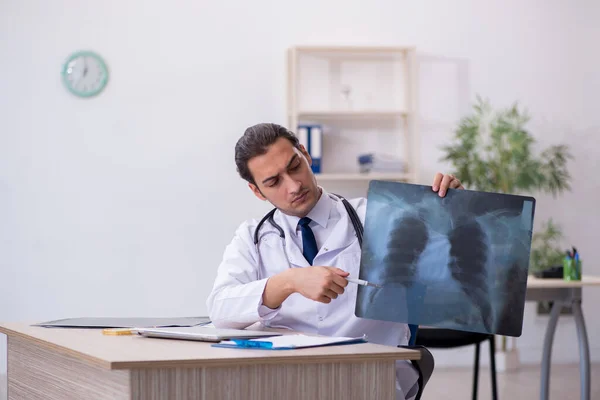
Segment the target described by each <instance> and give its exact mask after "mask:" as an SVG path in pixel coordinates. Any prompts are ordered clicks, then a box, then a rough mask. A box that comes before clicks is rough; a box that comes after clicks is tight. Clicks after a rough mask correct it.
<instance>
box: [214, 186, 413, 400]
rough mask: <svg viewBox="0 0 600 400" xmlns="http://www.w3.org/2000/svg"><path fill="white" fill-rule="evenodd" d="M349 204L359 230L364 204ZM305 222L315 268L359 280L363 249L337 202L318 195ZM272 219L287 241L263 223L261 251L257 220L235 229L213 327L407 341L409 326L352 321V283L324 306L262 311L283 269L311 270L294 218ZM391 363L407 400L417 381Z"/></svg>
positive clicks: (299, 301)
mask: <svg viewBox="0 0 600 400" xmlns="http://www.w3.org/2000/svg"><path fill="white" fill-rule="evenodd" d="M349 202H350V204H351V205H352V206H353V207H354V209H355V210H356V212H357V214H358V216H359V218H360V220H361V222H363V224H364V220H365V214H366V204H367V201H366V199H365V198H359V199H353V200H349ZM307 217H309V218H310V219H311V220H312V221H311V223H310V227H311V229H312V230H313V232H314V235H315V239H316V241H317V246H318V247H319V252H318V253H317V255H316V256H315V258H314V260H313V265H320V266H333V267H337V268H340V269H342V270H344V271H347V272H349V274H350V275H349V276H350V277H358V276H359V269H360V256H361V248H360V245H359V243H358V239H357V237H356V233H355V231H354V228H353V226H352V222H351V220H350V217H349V216H348V213H347V212H346V209H345V208H344V205H343V203H342V202H341V200H339V199H338V198H337V197H334V196H332V195H330V194H329V193H327V192H326V191H325V190H324V189H322V194H321V196H320V198H319V200H318V202H317V204H316V205H315V206H314V207H313V209H312V210H311V211H310V213H309V214H308V215H307ZM274 221H275V222H276V223H277V224H278V225H280V226H281V228H282V229H283V231H284V233H285V239H282V238H281V237H280V234H279V232H278V231H277V229H275V228H274V227H273V226H272V225H271V224H270V223H269V222H268V221H267V222H265V223H264V224H263V226H262V227H261V229H260V235H259V241H258V245H255V244H254V231H255V229H256V227H257V225H258V222H259V221H258V220H255V219H253V220H249V221H246V222H244V223H242V224H241V225H240V227H239V228H238V229H237V231H236V234H235V236H234V238H233V240H232V242H231V243H230V244H229V245H228V246H227V247H226V249H225V252H224V255H223V260H222V262H221V264H220V265H219V268H218V271H217V278H216V280H215V283H214V286H213V290H212V292H211V293H210V295H209V297H208V299H207V308H208V311H209V315H210V318H211V321H212V323H213V324H214V326H216V327H222V328H238V329H242V328H246V327H248V326H250V325H252V324H254V323H257V322H259V323H261V324H263V325H264V326H268V327H274V328H287V329H292V330H295V331H300V332H307V333H315V334H320V335H326V336H350V337H361V336H363V335H366V337H367V340H368V341H369V342H372V343H379V344H384V345H389V346H397V345H406V344H407V343H408V339H409V336H410V331H409V329H408V326H407V325H406V324H400V323H394V322H387V321H378V320H369V319H363V318H358V317H356V316H355V311H354V310H355V305H356V295H357V285H356V284H353V283H349V284H348V285H347V286H346V289H345V292H344V293H343V294H342V295H340V296H338V298H337V299H334V300H333V301H331V302H330V303H329V304H324V303H320V302H316V301H313V300H310V299H307V298H305V297H304V296H302V295H301V294H299V293H294V294H292V295H291V296H289V297H288V298H287V299H286V300H285V301H284V302H283V304H282V305H281V306H280V307H278V308H277V309H270V308H268V307H266V306H264V305H263V304H262V295H263V291H264V288H265V285H266V283H267V280H268V279H269V277H271V276H273V275H276V274H278V273H280V272H283V271H285V270H286V269H288V268H303V267H307V266H310V265H309V263H308V261H306V259H305V258H304V256H303V255H302V235H301V233H300V230H299V228H298V221H299V218H298V217H293V216H289V215H285V214H283V213H282V212H280V211H279V210H277V211H276V212H275V214H274ZM259 249H260V251H259ZM396 365H397V371H396V372H397V373H396V377H397V385H396V387H397V391H396V393H397V399H402V400H404V399H405V396H404V392H406V391H408V390H409V389H410V388H411V387H412V386H413V385H414V384H415V383H416V381H417V378H418V375H417V372H416V371H415V370H414V369H413V368H412V366H411V365H410V364H409V363H408V362H406V361H398V362H397V363H396Z"/></svg>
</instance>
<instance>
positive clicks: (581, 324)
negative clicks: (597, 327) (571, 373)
mask: <svg viewBox="0 0 600 400" xmlns="http://www.w3.org/2000/svg"><path fill="white" fill-rule="evenodd" d="M573 313H574V314H575V325H576V326H577V339H578V342H579V374H580V379H581V399H582V400H590V347H589V344H588V337H587V331H586V329H585V320H584V319H583V312H582V310H581V300H578V301H575V302H573Z"/></svg>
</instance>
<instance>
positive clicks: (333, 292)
mask: <svg viewBox="0 0 600 400" xmlns="http://www.w3.org/2000/svg"><path fill="white" fill-rule="evenodd" d="M289 272H290V273H291V276H290V279H291V282H290V283H291V285H292V288H293V290H294V292H297V293H300V294H301V295H302V296H304V297H306V298H309V299H311V300H315V301H318V302H321V303H330V302H331V300H333V299H336V298H337V297H338V295H340V294H343V293H344V288H345V287H346V286H347V285H348V281H347V280H346V279H345V278H346V277H347V276H348V275H349V274H348V272H346V271H343V270H341V269H339V268H335V267H305V268H294V269H291V270H289Z"/></svg>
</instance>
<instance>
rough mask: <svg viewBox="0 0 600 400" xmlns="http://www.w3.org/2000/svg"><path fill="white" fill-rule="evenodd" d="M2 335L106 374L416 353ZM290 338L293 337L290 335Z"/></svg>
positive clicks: (38, 330)
mask: <svg viewBox="0 0 600 400" xmlns="http://www.w3.org/2000/svg"><path fill="white" fill-rule="evenodd" d="M0 333H4V334H6V335H8V336H9V340H11V339H10V338H11V337H14V338H21V339H24V340H29V341H34V342H36V343H37V344H39V345H41V346H44V347H46V348H48V349H51V350H53V351H58V352H60V353H62V354H69V355H71V356H74V357H76V358H78V359H81V360H86V361H88V362H91V363H94V364H96V365H100V366H102V367H105V368H108V369H128V368H149V367H152V368H155V367H175V366H177V367H213V366H231V365H240V364H272V363H284V364H285V363H289V364H296V363H300V362H302V363H319V362H343V361H346V362H351V361H366V360H369V359H371V360H373V361H375V360H377V361H380V360H386V359H387V360H414V359H418V358H419V352H418V351H416V350H408V349H401V348H397V347H392V346H382V345H378V344H374V343H360V344H353V345H340V346H327V347H315V348H305V349H298V350H278V351H275V350H256V349H226V348H217V347H212V346H211V343H208V342H197V341H187V340H170V339H152V338H144V337H141V336H137V335H131V336H124V335H121V336H110V335H103V334H102V331H101V330H100V329H71V328H67V329H63V328H42V327H35V326H30V325H29V324H25V323H0ZM292 333H293V332H292Z"/></svg>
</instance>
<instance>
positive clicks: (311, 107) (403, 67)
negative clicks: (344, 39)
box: [287, 46, 418, 182]
mask: <svg viewBox="0 0 600 400" xmlns="http://www.w3.org/2000/svg"><path fill="white" fill-rule="evenodd" d="M287 68H288V92H287V114H288V127H289V128H290V129H292V130H293V131H294V132H297V130H298V125H299V124H301V123H307V124H319V125H321V126H322V127H323V144H322V148H321V151H322V159H321V165H322V167H321V168H322V169H321V173H319V174H318V179H319V180H321V181H324V180H329V181H332V180H336V181H352V180H355V181H357V180H371V179H384V180H398V181H406V182H415V181H416V179H417V177H418V171H417V166H418V159H417V154H418V149H417V148H416V142H417V141H416V140H415V139H416V138H415V135H416V129H417V124H416V122H417V121H416V119H417V93H416V89H417V84H416V83H417V71H416V59H415V49H414V48H412V47H307V46H300V47H292V48H290V49H289V51H288V58H287ZM366 153H374V154H378V155H382V156H384V158H387V159H392V158H398V159H399V160H401V161H402V164H403V166H404V168H403V169H402V170H400V169H393V170H390V169H386V168H385V167H382V168H377V169H375V167H374V168H373V170H372V171H370V172H366V173H365V172H361V169H360V166H359V163H358V156H359V155H361V154H366ZM381 165H384V164H381Z"/></svg>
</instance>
